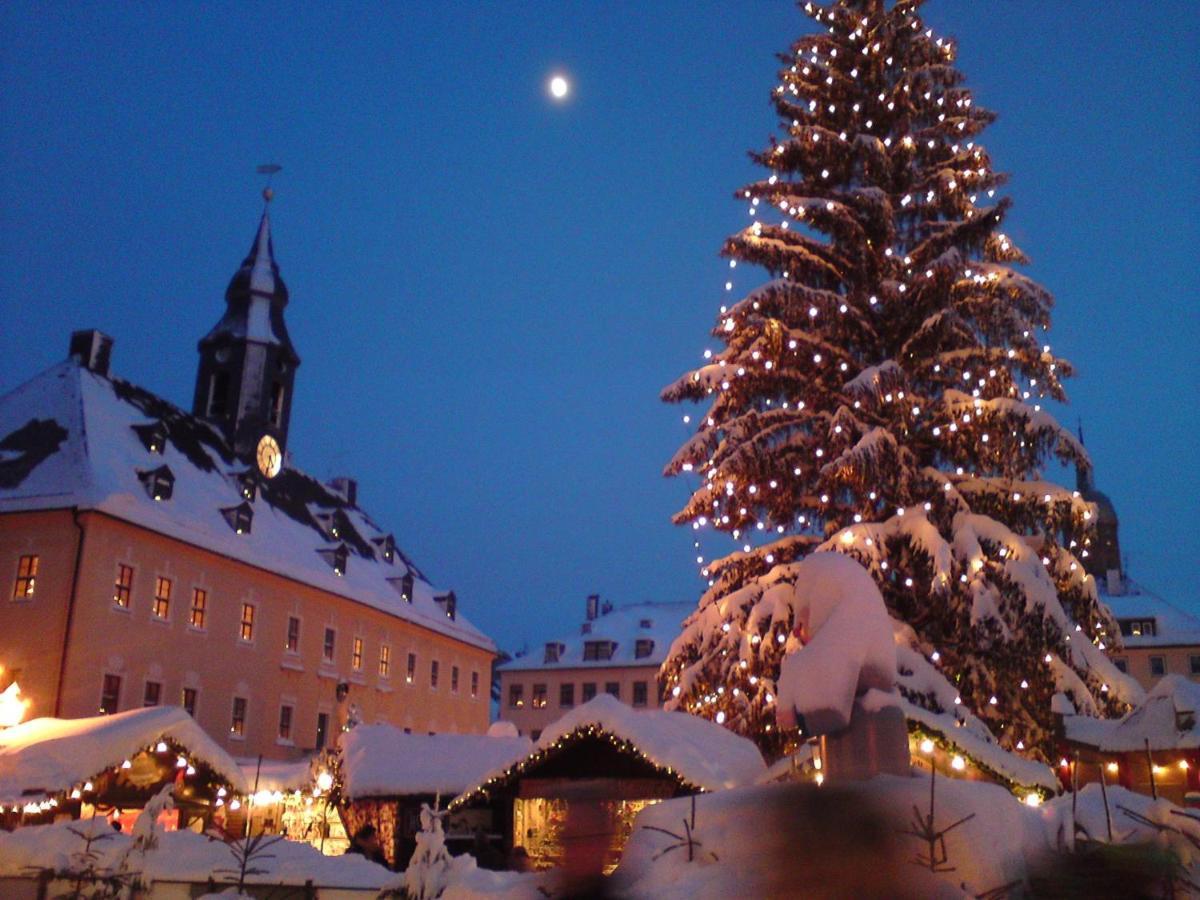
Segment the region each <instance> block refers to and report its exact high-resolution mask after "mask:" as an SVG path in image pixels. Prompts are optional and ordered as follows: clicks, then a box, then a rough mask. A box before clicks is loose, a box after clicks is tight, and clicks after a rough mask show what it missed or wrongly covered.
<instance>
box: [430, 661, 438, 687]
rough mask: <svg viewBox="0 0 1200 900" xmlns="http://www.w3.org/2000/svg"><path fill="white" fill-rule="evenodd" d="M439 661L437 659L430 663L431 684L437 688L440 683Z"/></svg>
mask: <svg viewBox="0 0 1200 900" xmlns="http://www.w3.org/2000/svg"><path fill="white" fill-rule="evenodd" d="M439 668H440V667H439V666H438V661H437V660H436V659H435V660H433V661H432V662H431V663H430V664H429V686H430V687H431V688H435V687H437V685H438V669H439Z"/></svg>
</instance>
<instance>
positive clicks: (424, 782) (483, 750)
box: [338, 725, 532, 799]
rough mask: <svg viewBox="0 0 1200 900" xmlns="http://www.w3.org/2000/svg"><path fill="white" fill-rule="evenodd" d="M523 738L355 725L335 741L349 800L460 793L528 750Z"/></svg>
mask: <svg viewBox="0 0 1200 900" xmlns="http://www.w3.org/2000/svg"><path fill="white" fill-rule="evenodd" d="M531 746H532V744H531V742H530V740H529V738H525V737H492V736H490V735H486V734H406V733H405V732H403V731H401V730H400V729H399V728H396V727H395V726H393V725H359V726H357V727H356V728H352V729H350V731H347V732H345V733H344V734H342V735H341V737H340V738H339V742H338V747H339V751H340V760H341V774H342V786H343V792H344V794H345V795H346V796H347V797H348V798H352V799H359V798H363V797H400V796H408V795H412V794H441V795H442V796H443V797H444V798H449V797H453V796H454V795H456V794H459V793H461V792H462V791H463V790H465V789H466V788H467V787H469V786H470V785H472V784H474V783H475V782H476V781H478V780H479V778H480V776H482V775H483V774H484V773H485V772H489V771H491V770H493V769H496V768H503V767H505V766H508V765H510V764H511V763H513V762H514V761H515V760H517V759H520V758H522V757H524V756H525V754H526V753H528V752H529V748H530V747H531Z"/></svg>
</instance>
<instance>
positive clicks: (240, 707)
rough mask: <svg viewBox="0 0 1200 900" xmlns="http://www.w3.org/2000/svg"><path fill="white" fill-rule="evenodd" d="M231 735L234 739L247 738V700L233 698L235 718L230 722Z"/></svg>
mask: <svg viewBox="0 0 1200 900" xmlns="http://www.w3.org/2000/svg"><path fill="white" fill-rule="evenodd" d="M229 733H230V734H231V735H233V736H234V737H239V738H240V737H245V736H246V698H245V697H234V698H233V716H232V718H231V719H230V720H229Z"/></svg>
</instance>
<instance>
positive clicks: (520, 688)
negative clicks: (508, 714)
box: [508, 684, 525, 709]
mask: <svg viewBox="0 0 1200 900" xmlns="http://www.w3.org/2000/svg"><path fill="white" fill-rule="evenodd" d="M508 705H509V706H510V707H511V708H513V709H520V708H521V707H523V706H524V705H525V685H523V684H510V685H509V686H508Z"/></svg>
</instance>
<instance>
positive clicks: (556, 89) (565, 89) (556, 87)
mask: <svg viewBox="0 0 1200 900" xmlns="http://www.w3.org/2000/svg"><path fill="white" fill-rule="evenodd" d="M549 87H550V96H551V97H553V98H554V99H555V100H564V99H566V96H567V94H568V93H570V91H571V83H570V82H569V81H567V79H566V77H565V76H563V75H555V76H554V77H553V78H551V79H550V85H549Z"/></svg>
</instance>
